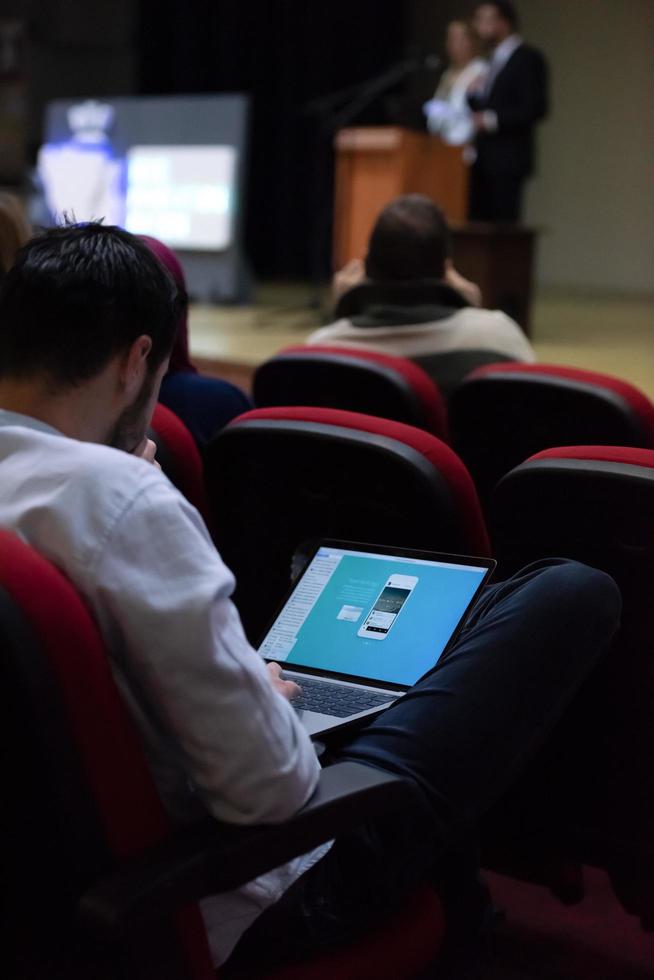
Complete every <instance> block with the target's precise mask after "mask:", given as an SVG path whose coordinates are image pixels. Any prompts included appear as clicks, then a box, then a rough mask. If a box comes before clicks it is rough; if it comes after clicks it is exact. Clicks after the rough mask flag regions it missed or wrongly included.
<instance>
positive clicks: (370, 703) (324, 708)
mask: <svg viewBox="0 0 654 980" xmlns="http://www.w3.org/2000/svg"><path fill="white" fill-rule="evenodd" d="M294 680H297V682H298V683H299V684H300V686H301V687H302V694H300V695H299V697H297V698H293V700H292V701H291V704H292V705H293V707H294V708H305V709H306V710H308V711H318V712H319V713H320V714H321V715H332V716H333V717H334V718H347V716H348V715H356V714H358V712H359V711H365V710H366V709H367V708H378V707H379V706H380V705H382V704H389V703H390V702H391V701H394V700H395V698H394V697H393V695H392V694H378V693H377V692H376V691H366V690H365V689H364V688H362V687H345V686H344V685H341V684H329V683H327V682H326V681H312V680H308V679H305V678H304V677H301V678H300V677H296V678H294Z"/></svg>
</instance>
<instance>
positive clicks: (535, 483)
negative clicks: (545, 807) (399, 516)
mask: <svg viewBox="0 0 654 980" xmlns="http://www.w3.org/2000/svg"><path fill="white" fill-rule="evenodd" d="M491 518H492V533H493V542H494V546H495V551H496V555H497V557H498V559H499V563H500V574H502V575H504V574H510V573H511V572H512V571H513V570H515V569H516V568H519V567H520V566H522V565H525V564H526V563H528V562H530V561H533V560H538V559H540V558H547V557H553V556H561V557H567V558H574V559H576V560H578V561H582V562H585V563H586V564H588V565H591V566H594V567H596V568H600V569H602V570H603V571H605V572H607V573H609V574H610V575H611V576H613V578H614V579H615V581H616V582H617V584H618V586H619V587H620V591H621V594H622V600H623V610H622V624H621V628H620V632H619V634H618V637H617V640H616V642H615V644H614V646H613V649H612V650H611V652H610V654H609V655H608V657H607V658H606V659H605V660H604V662H603V663H602V664H600V665H599V667H598V668H597V670H596V671H595V673H594V675H593V678H591V681H590V683H589V684H588V685H587V686H586V688H585V689H584V691H583V692H582V695H581V696H580V697H579V698H578V699H577V700H576V702H575V705H574V711H572V712H569V714H568V721H567V726H566V744H565V745H563V746H562V747H561V749H560V751H559V754H558V756H557V758H558V759H559V760H560V769H557V773H556V779H557V781H560V780H565V782H564V783H563V785H564V786H565V792H564V795H563V800H564V804H563V812H564V813H565V819H566V821H567V822H568V827H567V828H566V829H568V830H570V829H571V830H572V839H573V840H574V841H576V845H575V846H576V847H577V849H578V851H577V853H578V854H579V856H580V857H581V859H582V860H584V861H588V860H590V861H591V862H592V863H594V864H596V865H598V866H602V867H605V868H607V869H608V870H609V872H610V873H611V875H612V877H613V879H614V881H620V882H621V886H620V893H621V897H622V899H623V901H627V907H629V909H630V911H632V912H634V913H636V914H639V915H641V916H642V917H643V918H644V919H647V920H648V921H649V922H650V923H651V922H652V921H653V917H654V848H653V846H652V842H653V841H654V767H653V766H652V758H653V757H654V604H653V603H652V596H654V451H652V450H642V449H633V448H625V447H613V446H569V447H563V448H555V449H549V450H546V451H543V452H541V453H538V454H536V455H534V456H532V457H531V458H530V459H529V460H527V461H526V462H524V463H522V464H521V465H520V466H518V467H516V468H515V469H514V470H512V471H511V472H510V473H508V474H507V475H506V476H505V477H504V478H503V479H502V480H501V481H500V482H499V484H498V485H497V487H496V489H495V492H494V494H493V497H492V506H491ZM548 785H549V786H550V792H553V787H552V782H551V781H550V782H549V783H548ZM568 853H570V852H568ZM589 855H591V857H590V858H589Z"/></svg>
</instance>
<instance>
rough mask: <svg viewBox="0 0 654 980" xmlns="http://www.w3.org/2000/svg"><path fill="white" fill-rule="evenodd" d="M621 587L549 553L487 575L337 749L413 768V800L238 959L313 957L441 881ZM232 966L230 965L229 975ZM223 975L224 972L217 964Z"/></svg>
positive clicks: (344, 852) (319, 867)
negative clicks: (470, 601)
mask: <svg viewBox="0 0 654 980" xmlns="http://www.w3.org/2000/svg"><path fill="white" fill-rule="evenodd" d="M620 608H621V601H620V594H619V592H618V589H617V587H616V585H615V584H614V582H613V580H612V579H610V578H609V577H608V576H607V575H605V574H604V573H603V572H599V571H597V570H595V569H591V568H588V567H586V566H584V565H580V564H578V563H576V562H572V561H565V560H562V559H553V560H549V561H540V562H536V563H534V564H532V565H529V566H528V567H527V568H525V569H523V570H522V571H521V572H519V573H518V574H517V575H515V576H514V577H513V578H511V579H509V580H508V581H506V582H503V583H499V584H497V585H491V586H489V587H488V588H487V589H486V591H485V592H484V594H483V595H482V597H481V599H480V600H479V602H478V603H477V605H476V607H475V609H474V611H473V613H472V616H471V617H470V619H469V621H468V623H467V625H466V627H465V629H464V630H463V632H462V633H461V635H460V637H459V639H458V640H457V643H456V646H455V647H453V648H452V650H451V652H450V653H449V654H448V655H447V656H446V657H445V658H443V659H442V660H441V661H440V662H439V663H438V665H437V666H436V668H435V669H434V670H433V671H432V672H431V673H430V674H428V675H427V676H426V677H424V678H423V679H422V680H421V681H420V682H419V683H418V684H416V685H415V686H414V687H413V688H412V689H411V691H409V692H408V693H407V694H406V695H405V696H404V697H403V698H400V699H399V700H398V701H397V702H396V703H395V704H394V705H393V706H392V707H391V708H388V709H387V710H386V711H385V712H384V713H383V714H381V715H380V716H379V717H378V718H377V719H376V720H375V721H374V722H373V723H372V724H370V725H368V726H367V727H366V728H364V729H361V730H359V731H357V732H356V733H355V734H354V735H350V737H349V738H347V739H346V741H345V744H343V745H342V746H340V747H339V748H337V749H335V750H334V749H332V752H331V758H332V759H334V760H343V759H351V760H356V761H357V762H361V763H365V764H367V765H370V766H375V767H377V768H379V769H384V770H386V771H388V772H393V773H398V774H400V775H402V776H405V777H408V778H409V779H410V780H412V782H413V783H414V785H415V786H416V787H417V788H418V792H417V793H416V799H415V801H413V802H412V801H411V800H409V801H408V802H407V807H406V810H405V811H403V812H401V813H393V814H389V815H387V816H382V817H379V818H378V819H376V820H374V821H371V822H369V823H368V824H367V825H365V826H363V827H360V828H359V829H358V830H357V831H355V832H354V833H351V834H348V835H346V836H344V837H341V838H339V839H338V840H337V841H336V842H335V844H334V845H333V847H332V849H331V850H330V852H329V853H328V854H327V855H326V856H325V857H324V858H323V859H322V860H321V861H319V862H318V863H317V864H316V865H315V866H314V867H313V868H312V869H310V870H309V871H308V872H306V873H305V874H304V875H303V876H302V877H301V878H300V879H299V880H298V881H297V882H296V883H295V885H294V886H293V887H292V888H291V889H290V890H289V892H288V893H287V894H286V895H285V896H284V897H283V898H282V899H281V900H280V902H278V903H277V905H275V906H273V907H272V908H271V909H269V910H267V911H266V912H265V913H263V915H262V916H261V917H260V919H259V920H258V921H257V922H255V923H254V925H253V926H252V927H251V928H250V929H249V930H248V931H247V932H246V933H245V935H244V936H243V938H242V939H241V942H240V943H239V945H238V947H237V949H236V952H235V953H234V955H233V957H232V958H231V959H230V961H229V963H230V965H231V966H232V967H233V968H234V970H235V975H238V970H237V967H238V969H241V968H242V969H246V966H245V965H246V964H248V963H249V964H250V965H251V964H252V962H253V957H255V956H256V951H257V950H260V951H262V953H263V955H264V957H265V962H266V963H267V964H268V965H271V964H272V961H274V960H276V959H277V960H280V959H285V958H290V957H293V958H297V957H305V956H308V955H310V954H311V953H312V952H315V951H317V950H319V949H321V948H324V947H328V946H333V945H336V944H339V943H344V942H347V941H349V940H351V939H353V938H355V937H356V935H357V934H359V933H361V932H362V931H363V930H365V929H366V928H367V927H368V926H370V925H371V924H373V923H374V922H376V921H379V920H382V919H383V917H384V916H385V915H387V914H389V913H390V912H391V911H392V910H393V908H394V907H396V906H397V904H398V903H399V902H400V901H401V899H402V896H403V895H404V894H406V892H407V891H408V890H409V889H411V888H412V887H414V886H416V885H417V884H419V883H421V882H424V881H428V880H431V881H433V882H434V883H435V884H436V887H439V882H440V881H445V878H446V872H445V869H446V867H447V863H448V855H452V854H455V853H456V852H457V851H459V850H460V849H461V848H462V846H464V845H465V842H466V841H467V840H469V839H470V838H471V836H472V835H474V832H475V828H476V826H477V824H478V822H479V820H480V818H481V817H482V816H483V814H484V813H485V812H486V811H487V810H488V808H489V807H490V806H491V805H492V804H493V803H495V802H496V801H497V800H498V798H499V797H500V796H501V795H502V794H503V793H504V791H505V790H506V789H507V788H508V787H509V786H510V784H511V783H512V782H513V780H514V779H515V777H516V776H517V775H518V774H519V773H520V772H521V771H522V770H523V768H524V766H525V764H526V763H527V761H528V760H529V758H530V757H531V756H532V755H533V754H534V753H535V751H536V750H537V749H538V748H539V747H540V745H541V744H542V743H543V742H544V740H545V739H546V738H547V736H548V734H549V733H550V732H551V730H552V728H553V726H554V725H555V724H556V722H557V720H558V719H559V718H560V716H561V714H562V712H563V710H564V708H565V707H566V706H567V705H568V703H569V702H570V700H571V699H572V697H573V695H574V694H575V693H576V692H577V690H578V689H579V687H580V686H581V685H582V683H583V681H584V680H585V678H586V677H587V676H588V674H589V673H590V672H591V671H592V669H593V667H594V666H595V664H596V663H597V661H598V660H599V659H600V658H601V657H602V656H603V654H604V653H605V652H606V651H607V650H608V647H609V645H610V642H611V639H612V637H613V635H614V633H615V631H616V629H617V627H618V623H619V616H620ZM228 975H229V973H228ZM221 976H222V973H221Z"/></svg>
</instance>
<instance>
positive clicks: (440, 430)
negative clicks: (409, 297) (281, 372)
mask: <svg viewBox="0 0 654 980" xmlns="http://www.w3.org/2000/svg"><path fill="white" fill-rule="evenodd" d="M280 354H307V355H311V354H338V355H341V356H343V357H352V358H354V359H356V360H359V361H368V362H369V363H371V364H379V365H381V366H382V367H385V368H388V369H389V370H392V371H395V372H396V373H397V374H399V375H400V376H401V377H402V378H404V380H405V381H406V382H407V383H408V384H409V385H410V386H411V388H412V389H413V391H414V392H415V394H416V395H417V397H418V399H419V401H420V405H421V407H422V411H423V413H424V416H425V421H426V423H427V427H428V429H429V431H430V432H433V433H434V435H437V436H438V437H439V438H441V439H447V437H448V426H447V408H446V407H445V400H444V398H443V396H442V395H441V393H440V391H439V390H438V388H437V386H436V384H435V383H434V382H433V381H432V379H431V378H430V377H429V375H428V374H427V373H426V371H423V369H422V368H421V367H418V365H417V364H414V363H413V361H409V360H407V359H406V358H404V357H392V356H391V355H390V354H382V353H380V352H378V351H367V350H360V349H358V348H354V347H337V346H330V345H328V344H316V345H313V344H312V345H305V346H293V347H285V348H284V350H282V351H280Z"/></svg>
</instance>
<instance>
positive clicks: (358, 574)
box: [259, 541, 495, 736]
mask: <svg viewBox="0 0 654 980" xmlns="http://www.w3.org/2000/svg"><path fill="white" fill-rule="evenodd" d="M494 568H495V562H494V561H492V560H490V559H487V558H467V557H462V556H460V555H441V554H435V553H433V552H428V551H410V550H405V549H401V548H388V547H381V546H377V545H369V544H353V543H348V542H338V541H322V542H320V543H319V544H318V545H317V546H315V547H314V549H313V551H312V552H311V554H310V556H309V559H308V561H307V563H306V565H305V567H304V569H303V570H302V572H301V574H300V576H299V578H298V579H297V580H296V582H295V584H294V585H293V587H292V589H291V591H290V592H289V594H288V596H287V597H286V600H285V601H284V603H283V604H282V606H281V608H280V610H279V612H278V613H277V615H276V616H275V618H274V620H273V623H272V625H271V626H270V628H269V629H268V631H267V633H266V634H265V636H264V638H263V640H262V642H261V644H260V646H259V653H260V654H261V655H262V657H263V658H264V659H265V660H269V661H275V662H277V663H279V664H281V665H282V667H283V676H284V677H287V678H289V679H291V680H294V681H296V682H297V683H298V684H299V685H300V687H301V688H302V694H301V696H300V697H298V698H294V699H293V701H292V702H291V704H293V705H294V707H295V709H296V711H297V712H298V715H299V718H300V720H301V722H302V724H303V725H304V727H305V728H306V730H307V732H308V733H309V734H310V735H312V736H319V735H323V734H324V733H325V732H328V731H331V730H333V729H336V728H342V727H344V726H346V725H351V724H353V723H355V722H359V721H360V720H361V719H368V718H371V717H374V716H375V715H377V714H379V712H380V711H383V710H384V709H385V708H387V707H388V706H389V705H390V704H392V703H393V701H395V700H397V698H400V697H402V695H403V694H404V693H405V692H406V691H407V690H408V689H409V688H410V687H412V686H413V685H414V684H415V683H416V682H417V681H418V680H420V678H421V677H423V676H424V675H425V674H427V673H429V671H431V670H432V669H433V667H434V666H435V665H436V664H437V663H438V661H439V660H440V659H441V658H442V657H443V656H445V654H446V653H447V651H448V650H449V649H450V648H451V646H452V644H453V642H454V640H455V639H456V636H457V635H458V633H459V631H460V630H461V629H462V627H463V625H464V623H465V620H466V617H467V616H468V613H469V612H470V610H471V608H472V606H473V605H474V603H475V600H476V599H477V597H478V596H479V593H480V591H481V589H482V588H483V586H484V585H485V584H486V582H487V581H488V579H489V577H490V575H491V574H492V572H493V569H494Z"/></svg>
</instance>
